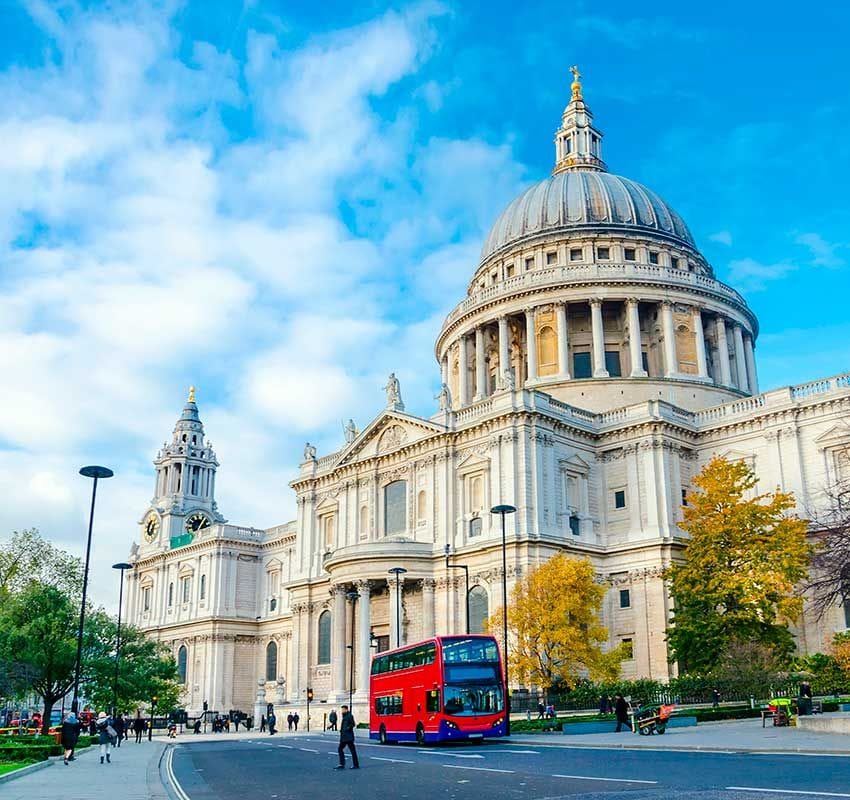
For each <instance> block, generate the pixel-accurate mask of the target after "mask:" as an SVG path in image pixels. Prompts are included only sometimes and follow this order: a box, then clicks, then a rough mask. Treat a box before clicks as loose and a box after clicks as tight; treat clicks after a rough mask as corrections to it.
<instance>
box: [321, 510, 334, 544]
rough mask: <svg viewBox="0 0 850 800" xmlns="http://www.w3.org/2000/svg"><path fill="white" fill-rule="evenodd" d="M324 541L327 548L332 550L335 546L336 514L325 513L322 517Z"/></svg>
mask: <svg viewBox="0 0 850 800" xmlns="http://www.w3.org/2000/svg"><path fill="white" fill-rule="evenodd" d="M321 527H322V541H323V543H324V547H325V550H331V549H333V546H334V543H335V542H334V539H335V535H336V514H325V515H324V516H323V517H322V518H321Z"/></svg>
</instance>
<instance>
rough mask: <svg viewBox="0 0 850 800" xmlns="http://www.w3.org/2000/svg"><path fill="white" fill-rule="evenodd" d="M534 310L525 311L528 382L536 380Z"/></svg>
mask: <svg viewBox="0 0 850 800" xmlns="http://www.w3.org/2000/svg"><path fill="white" fill-rule="evenodd" d="M534 316H535V315H534V309H533V308H527V309H525V345H526V363H527V364H528V381H534V380H537V331H536V330H535V325H534Z"/></svg>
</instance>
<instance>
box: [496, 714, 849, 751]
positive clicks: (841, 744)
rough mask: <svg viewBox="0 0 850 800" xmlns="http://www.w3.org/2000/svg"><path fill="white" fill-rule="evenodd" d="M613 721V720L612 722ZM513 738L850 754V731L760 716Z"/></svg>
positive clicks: (617, 745)
mask: <svg viewBox="0 0 850 800" xmlns="http://www.w3.org/2000/svg"><path fill="white" fill-rule="evenodd" d="M612 725H613V723H612ZM510 740H511V741H512V742H517V743H522V744H529V745H549V746H557V747H594V748H623V749H632V748H634V749H644V748H651V749H657V750H702V751H708V752H712V751H715V752H729V751H734V752H749V753H789V754H791V753H822V754H834V755H850V735H847V734H840V733H814V732H812V731H806V730H801V729H800V728H796V727H795V728H774V727H773V726H772V725H770V724H768V726H767V727H765V728H762V726H761V720H760V719H741V720H730V721H726V722H703V723H700V724H699V725H696V726H695V727H693V728H668V730H667V732H666V733H665V734H664V735H663V736H658V735H656V736H641V735H639V734H636V733H626V732H623V733H613V732H611V733H588V734H583V735H579V736H568V735H564V734H561V733H549V734H528V733H517V734H514V735H512V736H511V738H510Z"/></svg>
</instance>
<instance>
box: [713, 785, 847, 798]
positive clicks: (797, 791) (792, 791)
mask: <svg viewBox="0 0 850 800" xmlns="http://www.w3.org/2000/svg"><path fill="white" fill-rule="evenodd" d="M726 790H727V791H730V792H731V791H735V792H765V793H767V792H776V793H777V794H802V795H806V796H807V797H850V794H847V793H844V792H813V791H804V790H802V789H765V788H762V787H760V786H727V787H726Z"/></svg>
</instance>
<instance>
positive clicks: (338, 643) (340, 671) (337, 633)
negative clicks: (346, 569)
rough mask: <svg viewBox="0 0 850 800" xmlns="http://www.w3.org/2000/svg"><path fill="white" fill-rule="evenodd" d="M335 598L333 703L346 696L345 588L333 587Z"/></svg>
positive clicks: (332, 666)
mask: <svg viewBox="0 0 850 800" xmlns="http://www.w3.org/2000/svg"><path fill="white" fill-rule="evenodd" d="M331 597H332V598H333V611H332V612H331V613H332V614H333V636H332V637H331V691H330V695H331V698H332V700H333V701H336V700H338V699H339V698H340V697H342V696H343V695H344V694H345V645H346V644H347V642H346V637H345V618H346V617H347V616H348V615H347V614H346V613H345V612H346V609H345V587H344V586H343V585H342V584H336V585H334V586H332V587H331Z"/></svg>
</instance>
